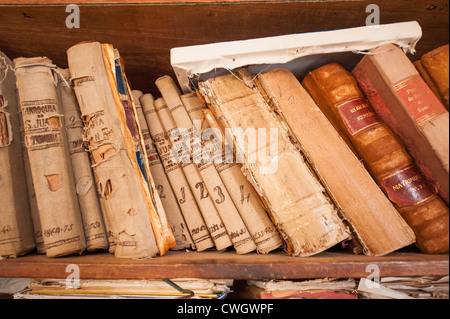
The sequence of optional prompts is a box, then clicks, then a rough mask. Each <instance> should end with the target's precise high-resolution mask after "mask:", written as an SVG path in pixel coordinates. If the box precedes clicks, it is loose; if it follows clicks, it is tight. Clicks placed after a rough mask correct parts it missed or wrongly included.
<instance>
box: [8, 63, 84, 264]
mask: <svg viewBox="0 0 450 319" xmlns="http://www.w3.org/2000/svg"><path fill="white" fill-rule="evenodd" d="M14 66H15V70H16V77H17V79H16V82H17V90H18V96H19V100H20V107H21V111H22V116H23V122H24V135H25V136H24V137H25V145H26V147H27V150H28V158H29V162H30V167H31V174H32V178H33V184H34V188H35V192H36V201H37V206H38V210H39V219H40V222H41V228H42V235H43V239H44V244H45V252H46V255H47V256H48V257H59V256H64V255H68V254H73V253H81V252H82V251H84V250H85V249H86V242H85V237H84V230H83V221H82V219H81V214H80V209H79V205H78V199H77V195H76V190H75V183H74V179H73V171H72V165H71V161H70V156H69V148H68V145H67V135H66V131H65V128H64V124H63V121H62V118H63V112H62V108H61V105H60V102H59V95H58V87H57V82H58V78H60V77H61V75H60V74H59V72H58V70H57V68H56V66H55V65H54V64H53V63H52V61H50V60H49V59H48V58H46V57H35V58H17V59H14Z"/></svg>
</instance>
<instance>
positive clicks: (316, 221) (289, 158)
mask: <svg viewBox="0 0 450 319" xmlns="http://www.w3.org/2000/svg"><path fill="white" fill-rule="evenodd" d="M199 90H200V92H201V94H202V95H203V96H204V98H205V101H206V103H207V104H208V106H209V107H210V108H211V110H212V112H213V113H214V116H215V118H216V119H217V120H218V121H219V122H220V124H221V125H222V127H223V129H224V130H226V131H225V136H226V137H227V142H228V143H229V145H230V146H231V145H233V148H234V149H233V151H234V152H236V160H238V161H239V162H241V163H242V168H243V171H244V173H245V174H246V176H247V179H248V180H249V181H250V182H251V183H252V185H253V186H254V188H255V190H256V191H257V192H258V195H259V196H260V198H261V199H262V201H263V202H264V204H265V205H266V207H267V208H268V210H269V213H270V215H271V218H272V219H273V221H274V223H275V224H276V225H277V227H278V229H279V230H280V232H281V234H282V236H283V237H284V239H285V241H286V247H285V249H286V251H287V252H288V253H289V254H290V255H292V256H303V257H306V256H311V255H314V254H317V253H319V252H321V251H324V250H326V249H328V248H330V247H331V246H334V245H336V244H338V243H340V242H341V241H343V240H346V239H348V238H349V235H350V234H349V230H348V227H346V225H345V224H344V223H343V222H342V220H341V219H340V217H339V216H338V214H337V211H336V207H335V206H334V205H333V203H332V202H331V200H330V198H328V197H327V196H326V194H325V190H324V188H323V186H322V185H321V184H320V182H319V181H318V180H317V178H316V176H315V173H314V172H313V171H312V170H311V168H310V167H309V166H308V164H307V163H306V161H305V159H304V158H303V156H302V155H301V154H300V153H299V152H298V150H297V149H296V147H295V146H294V145H293V144H292V143H291V142H290V139H289V133H288V132H287V130H286V128H285V126H284V125H283V123H281V122H280V121H279V120H278V119H277V118H276V117H274V116H273V114H272V112H271V110H270V107H269V105H268V104H267V103H266V101H265V99H264V98H263V96H262V95H261V93H260V92H259V90H258V88H257V87H256V85H255V84H254V83H253V81H252V76H251V75H250V74H249V72H248V71H247V70H246V69H240V70H238V71H236V72H235V73H233V74H229V75H224V76H219V77H216V78H210V79H209V80H207V81H204V82H200V83H199ZM267 152H269V155H267Z"/></svg>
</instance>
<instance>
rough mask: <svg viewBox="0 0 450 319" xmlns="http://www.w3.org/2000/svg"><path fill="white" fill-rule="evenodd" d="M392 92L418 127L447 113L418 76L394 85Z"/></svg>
mask: <svg viewBox="0 0 450 319" xmlns="http://www.w3.org/2000/svg"><path fill="white" fill-rule="evenodd" d="M394 90H395V91H396V92H397V95H398V97H399V98H400V99H401V100H402V101H403V103H404V104H405V106H406V108H407V109H408V111H409V114H410V115H411V117H412V118H413V119H414V121H415V122H416V123H417V124H418V125H419V126H421V125H423V124H425V123H427V122H428V121H430V120H431V119H433V118H435V117H437V116H439V115H441V114H444V113H445V112H447V110H446V109H445V107H444V106H443V105H442V104H441V102H440V101H439V100H438V98H437V97H436V95H434V93H433V91H431V89H430V88H429V87H428V85H427V84H426V83H425V81H424V80H423V79H422V78H421V77H420V76H419V75H415V76H412V77H410V78H408V79H406V80H403V81H400V82H399V83H397V84H395V85H394Z"/></svg>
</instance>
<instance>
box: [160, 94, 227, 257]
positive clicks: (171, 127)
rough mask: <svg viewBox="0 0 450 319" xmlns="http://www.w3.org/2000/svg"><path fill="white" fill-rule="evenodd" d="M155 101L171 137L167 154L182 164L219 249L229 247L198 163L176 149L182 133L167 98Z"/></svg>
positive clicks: (162, 122) (175, 161)
mask: <svg viewBox="0 0 450 319" xmlns="http://www.w3.org/2000/svg"><path fill="white" fill-rule="evenodd" d="M155 103H156V105H155V108H156V111H157V113H158V116H159V119H160V120H161V124H162V125H163V127H164V130H165V133H166V134H167V136H168V137H169V142H170V149H169V151H168V155H167V156H169V158H170V160H171V161H172V162H174V163H176V164H179V165H180V166H181V168H182V170H183V172H184V175H185V177H186V180H187V182H188V184H189V187H190V190H191V192H192V194H193V196H194V198H195V201H196V202H197V205H198V208H199V209H200V211H201V214H202V216H203V220H204V221H205V224H206V226H207V230H208V231H209V234H210V235H211V238H212V240H213V241H214V244H215V246H216V248H217V250H219V251H222V250H224V249H226V248H227V247H230V246H232V242H231V239H230V236H229V235H228V233H227V230H226V228H225V224H224V223H223V221H222V219H221V218H220V215H219V213H218V212H217V209H216V207H215V206H214V203H213V201H212V199H211V196H209V193H208V191H207V190H206V187H205V184H204V182H203V179H202V177H201V175H200V172H199V171H198V168H197V165H195V164H194V163H192V162H191V161H190V154H189V152H188V154H187V157H188V158H187V159H186V160H184V161H179V157H178V155H179V154H178V153H179V150H178V149H176V148H175V147H176V146H174V145H176V143H177V142H181V141H182V139H180V138H179V137H180V133H179V130H178V127H177V125H176V123H175V121H174V119H173V118H172V115H171V112H170V110H169V108H168V106H167V104H166V101H165V99H164V98H161V99H157V100H156V101H155ZM185 138H187V139H188V140H189V139H190V137H185ZM177 139H178V140H177ZM178 145H179V144H178Z"/></svg>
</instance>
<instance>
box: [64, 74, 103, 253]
mask: <svg viewBox="0 0 450 319" xmlns="http://www.w3.org/2000/svg"><path fill="white" fill-rule="evenodd" d="M58 71H59V72H60V73H61V75H62V77H61V78H59V82H58V89H59V94H60V102H61V107H62V111H63V114H64V123H65V127H66V131H67V142H68V146H69V154H70V159H71V162H72V169H73V176H74V180H75V188H76V191H77V196H78V203H79V204H80V212H81V217H82V220H83V227H84V236H85V239H86V250H89V251H93V250H98V249H107V248H108V239H107V237H106V230H105V225H104V222H103V212H102V210H101V207H100V202H99V200H98V196H97V190H96V188H95V181H94V176H93V173H92V168H91V160H90V158H89V153H88V152H87V150H85V148H84V146H83V133H84V131H83V121H82V119H81V113H80V107H79V106H78V102H77V98H76V96H75V93H74V91H73V86H72V85H71V84H70V73H69V70H68V69H58Z"/></svg>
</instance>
